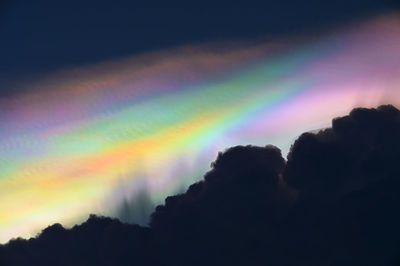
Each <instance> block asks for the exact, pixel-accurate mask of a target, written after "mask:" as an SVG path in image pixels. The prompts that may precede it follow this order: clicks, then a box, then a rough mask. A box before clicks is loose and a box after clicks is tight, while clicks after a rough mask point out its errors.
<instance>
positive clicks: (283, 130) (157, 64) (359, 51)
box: [0, 16, 400, 242]
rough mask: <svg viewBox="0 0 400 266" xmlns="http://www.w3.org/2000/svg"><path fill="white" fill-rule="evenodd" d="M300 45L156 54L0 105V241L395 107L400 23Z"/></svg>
mask: <svg viewBox="0 0 400 266" xmlns="http://www.w3.org/2000/svg"><path fill="white" fill-rule="evenodd" d="M293 43H294V42H291V44H290V45H282V44H279V45H275V44H268V45H264V44H245V43H243V44H240V45H231V46H229V47H227V46H226V45H227V44H220V45H209V46H199V47H183V48H178V49H175V50H168V51H164V52H158V53H152V54H148V55H143V56H138V57H133V58H129V59H125V60H120V61H116V62H108V63H104V64H100V65H96V66H89V67H84V68H79V69H73V70H67V71H63V72H59V73H54V74H53V75H50V76H49V77H46V78H43V79H41V80H40V81H38V82H35V83H32V84H24V85H23V87H25V88H26V90H25V92H21V93H20V94H18V95H14V96H12V97H9V98H5V99H2V100H0V101H1V103H0V106H1V107H0V108H1V112H0V128H1V132H2V134H1V136H0V194H1V197H2V198H1V201H0V241H1V242H4V241H7V240H9V239H10V238H11V237H16V236H29V235H32V234H34V233H35V232H37V231H38V230H39V229H41V228H43V227H44V226H46V225H48V224H51V223H54V222H62V223H63V224H66V225H71V224H72V223H74V222H78V221H80V220H81V219H83V218H86V217H87V215H88V214H89V213H104V214H112V213H113V211H114V209H115V208H116V206H118V205H119V204H121V202H122V201H123V199H124V197H126V196H128V194H130V193H134V192H135V191H136V190H137V187H135V185H126V184H135V180H139V179H141V178H143V177H146V178H147V185H148V187H149V189H150V194H151V197H152V199H153V200H154V201H155V202H159V201H160V200H162V199H163V198H164V197H165V196H166V195H168V194H169V193H171V192H173V191H175V190H176V189H178V188H180V187H182V186H183V185H184V184H189V183H191V182H192V181H193V180H195V179H199V178H201V176H202V174H203V173H204V171H205V170H206V169H207V167H208V165H209V163H210V162H211V161H212V160H213V159H214V158H215V156H216V153H217V151H220V150H223V149H225V148H226V147H228V146H233V145H238V144H255V145H266V144H269V143H272V144H274V145H277V146H279V147H280V148H282V149H283V152H284V153H287V151H288V149H289V147H290V144H291V142H292V141H293V140H294V138H295V137H296V136H297V135H298V134H300V133H302V132H303V131H307V130H315V129H319V128H322V127H326V126H328V125H329V124H330V121H331V119H332V118H333V117H335V116H338V115H343V114H345V113H347V112H348V111H349V110H351V109H352V108H353V107H356V106H365V107H371V106H377V105H379V104H383V103H392V104H395V105H400V20H399V19H398V17H396V16H387V17H384V18H379V19H377V20H374V21H372V22H370V23H367V24H360V25H357V26H354V27H353V28H351V29H348V30H346V31H345V32H337V33H334V34H331V35H329V36H328V37H325V38H321V39H319V40H314V41H313V42H308V43H305V42H303V43H301V44H293ZM121 184H124V186H126V189H124V190H121V189H116V188H118V187H120V186H121ZM121 191H124V192H123V193H121Z"/></svg>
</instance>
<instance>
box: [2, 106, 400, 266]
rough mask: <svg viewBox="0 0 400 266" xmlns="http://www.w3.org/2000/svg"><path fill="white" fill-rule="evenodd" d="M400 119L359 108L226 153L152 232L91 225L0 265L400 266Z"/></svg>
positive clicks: (382, 110)
mask: <svg viewBox="0 0 400 266" xmlns="http://www.w3.org/2000/svg"><path fill="white" fill-rule="evenodd" d="M399 136H400V111H399V110H398V109H396V108H395V107H393V106H390V105H386V106H380V107H378V108H377V109H363V108H357V109H354V110H353V111H351V113H350V114H349V115H348V116H345V117H341V118H336V119H334V120H333V121H332V128H328V129H325V130H322V131H320V132H317V133H315V134H312V133H304V134H303V135H301V136H300V137H299V138H298V139H297V140H296V141H295V143H294V144H293V145H292V148H291V150H290V153H289V155H288V159H287V161H285V160H284V159H283V158H282V155H281V152H280V150H279V149H278V148H276V147H274V146H265V147H254V146H237V147H232V148H229V149H227V150H226V151H224V152H222V153H219V154H218V157H217V159H216V161H215V162H213V163H212V164H211V170H210V171H209V172H208V173H206V174H205V176H204V179H203V180H202V181H199V182H197V183H195V184H193V185H191V186H190V187H189V188H188V190H187V191H186V192H185V193H182V194H178V195H175V196H171V197H168V198H166V200H165V203H164V204H163V205H160V206H157V207H156V209H155V211H154V213H153V214H152V215H151V221H150V225H149V227H142V226H139V225H132V224H125V223H122V222H120V221H119V220H117V219H111V218H107V217H97V216H94V215H92V216H90V217H89V219H88V220H87V221H86V222H85V223H83V224H81V225H76V226H74V227H73V228H71V229H65V228H63V227H62V226H61V225H60V224H55V225H52V226H49V227H47V228H46V229H44V230H43V231H42V233H41V234H39V235H38V236H37V237H36V238H31V239H29V240H24V239H14V240H11V241H10V242H9V243H7V244H6V245H0V264H1V265H157V266H172V265H174V266H176V265H296V266H298V265H307V266H313V265H315V266H317V265H352V266H353V265H360V266H361V265H362V266H368V265H392V266H393V265H400V264H399V262H400V260H399V258H400V227H399V226H398V225H399V224H400V214H399V212H398V207H399V206H400V193H399V192H400V169H399V166H398V160H399V158H400V139H399Z"/></svg>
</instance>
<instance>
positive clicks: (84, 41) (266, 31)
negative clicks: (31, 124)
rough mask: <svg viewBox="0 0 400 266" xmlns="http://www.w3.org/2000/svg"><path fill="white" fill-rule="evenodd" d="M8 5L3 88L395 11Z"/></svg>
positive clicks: (366, 3)
mask: <svg viewBox="0 0 400 266" xmlns="http://www.w3.org/2000/svg"><path fill="white" fill-rule="evenodd" d="M0 1H1V0H0ZM5 1H6V2H4V0H3V2H2V3H3V4H2V5H0V8H1V12H0V39H1V44H0V85H1V81H5V80H13V79H15V78H19V77H24V76H26V75H32V74H38V73H45V72H48V71H53V70H57V69H62V68H65V67H70V66H77V65H84V64H90V63H96V62H100V61H104V60H108V59H113V58H118V57H123V56H128V55H132V54H140V53H143V52H147V51H152V50H157V49H163V48H167V47H171V46H177V45H182V44H189V43H199V42H208V41H218V40H230V39H244V38H245V39H247V38H256V37H261V36H267V37H268V36H271V37H274V36H276V35H281V34H282V35H287V34H293V33H300V32H304V31H310V30H315V29H319V30H321V29H324V28H325V27H329V26H334V25H337V24H342V23H344V22H347V21H348V20H351V19H358V18H362V17H364V16H367V15H373V14H376V13H379V12H383V11H385V10H390V9H393V8H395V7H396V6H395V5H396V2H397V1H394V0H336V1H334V2H332V1H331V2H326V1H322V0H312V1H298V0H297V1H288V0H281V1H268V0H265V1H264V3H265V5H264V6H262V7H257V8H243V7H238V6H236V7H235V6H233V7H224V8H218V7H214V8H195V7H185V8H137V7H135V6H134V5H132V4H123V3H122V4H110V3H111V2H113V1H100V0H99V1H95V2H91V3H90V2H86V3H87V4H79V5H74V4H72V3H71V2H70V1H68V2H67V1H65V2H64V3H63V1H49V2H46V1H18V0H17V1H9V2H7V0H5ZM132 2H134V1H132Z"/></svg>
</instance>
